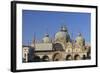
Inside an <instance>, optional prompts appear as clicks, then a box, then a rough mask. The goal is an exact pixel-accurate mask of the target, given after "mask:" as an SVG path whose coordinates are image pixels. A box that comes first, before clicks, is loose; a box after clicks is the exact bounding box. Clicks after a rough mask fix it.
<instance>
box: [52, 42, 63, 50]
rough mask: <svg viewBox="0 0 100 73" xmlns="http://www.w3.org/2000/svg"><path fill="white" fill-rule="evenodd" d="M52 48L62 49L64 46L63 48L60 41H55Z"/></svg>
mask: <svg viewBox="0 0 100 73" xmlns="http://www.w3.org/2000/svg"><path fill="white" fill-rule="evenodd" d="M53 50H54V51H63V50H64V48H63V45H62V44H61V43H55V44H53Z"/></svg>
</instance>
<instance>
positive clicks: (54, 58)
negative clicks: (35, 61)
mask: <svg viewBox="0 0 100 73" xmlns="http://www.w3.org/2000/svg"><path fill="white" fill-rule="evenodd" d="M61 58H62V55H61V54H60V53H55V54H54V55H53V57H52V60H53V61H60V60H61Z"/></svg>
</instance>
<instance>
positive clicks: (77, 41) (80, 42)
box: [76, 33, 85, 45]
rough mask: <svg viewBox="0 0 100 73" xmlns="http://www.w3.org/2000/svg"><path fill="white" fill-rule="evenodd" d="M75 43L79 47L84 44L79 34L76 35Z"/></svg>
mask: <svg viewBox="0 0 100 73" xmlns="http://www.w3.org/2000/svg"><path fill="white" fill-rule="evenodd" d="M76 43H77V44H80V45H81V44H84V43H85V40H84V38H83V37H82V35H81V33H79V34H78V37H77V38H76Z"/></svg>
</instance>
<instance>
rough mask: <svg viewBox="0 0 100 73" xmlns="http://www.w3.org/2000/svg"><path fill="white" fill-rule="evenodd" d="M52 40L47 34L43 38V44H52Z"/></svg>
mask: <svg viewBox="0 0 100 73" xmlns="http://www.w3.org/2000/svg"><path fill="white" fill-rule="evenodd" d="M50 42H51V39H50V38H49V35H48V34H45V37H44V38H43V43H50Z"/></svg>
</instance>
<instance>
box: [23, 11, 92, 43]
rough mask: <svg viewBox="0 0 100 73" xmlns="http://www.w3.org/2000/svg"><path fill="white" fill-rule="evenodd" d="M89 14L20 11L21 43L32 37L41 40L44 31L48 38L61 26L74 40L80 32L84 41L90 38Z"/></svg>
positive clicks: (30, 39)
mask: <svg viewBox="0 0 100 73" xmlns="http://www.w3.org/2000/svg"><path fill="white" fill-rule="evenodd" d="M90 19H91V14H90V13H82V12H81V13H79V12H55V11H35V10H23V11H22V44H23V45H27V44H30V43H31V42H32V39H33V38H34V34H35V39H36V40H39V41H41V40H42V38H43V37H44V35H45V33H48V34H49V36H50V38H54V35H55V34H56V33H57V32H58V31H60V28H61V26H63V25H64V26H66V27H67V29H68V33H69V34H70V37H71V38H72V39H74V40H75V38H76V37H77V36H78V33H81V34H82V36H83V37H84V39H85V41H86V42H88V43H90V40H91V36H90V34H91V20H90Z"/></svg>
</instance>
